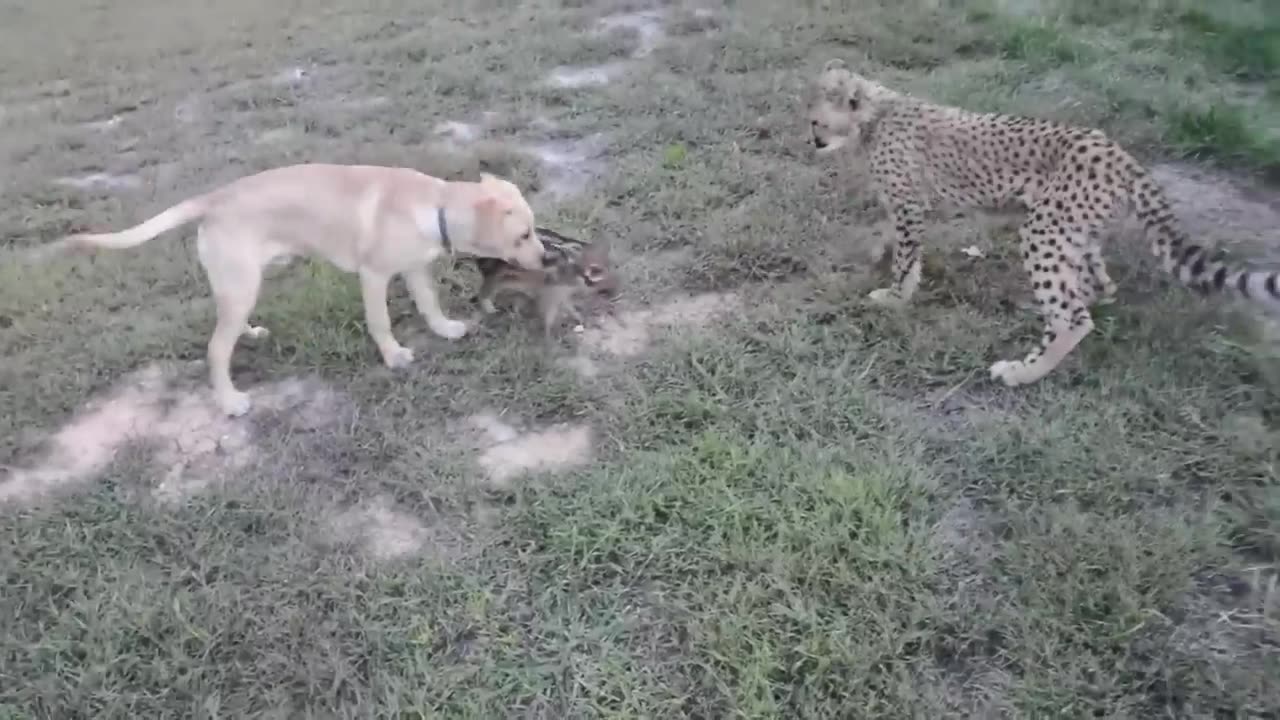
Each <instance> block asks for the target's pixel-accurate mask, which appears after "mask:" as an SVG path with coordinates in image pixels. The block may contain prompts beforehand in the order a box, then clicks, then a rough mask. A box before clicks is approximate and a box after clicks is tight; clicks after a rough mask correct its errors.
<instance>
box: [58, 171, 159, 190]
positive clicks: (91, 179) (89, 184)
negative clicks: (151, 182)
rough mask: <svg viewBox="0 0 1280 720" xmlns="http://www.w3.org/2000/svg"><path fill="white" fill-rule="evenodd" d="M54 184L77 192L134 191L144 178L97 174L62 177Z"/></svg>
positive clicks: (128, 175)
mask: <svg viewBox="0 0 1280 720" xmlns="http://www.w3.org/2000/svg"><path fill="white" fill-rule="evenodd" d="M53 182H54V184H55V185H62V186H63V187H70V188H75V189H77V190H133V189H134V188H137V187H139V186H141V185H142V178H139V177H138V176H137V175H131V174H125V175H113V174H111V173H105V172H96V173H89V174H88V175H81V176H79V177H62V178H58V179H56V180H54V181H53Z"/></svg>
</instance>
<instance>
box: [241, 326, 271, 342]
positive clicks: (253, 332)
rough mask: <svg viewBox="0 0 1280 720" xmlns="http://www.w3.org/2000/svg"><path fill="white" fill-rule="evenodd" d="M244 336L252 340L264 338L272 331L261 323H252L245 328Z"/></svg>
mask: <svg viewBox="0 0 1280 720" xmlns="http://www.w3.org/2000/svg"><path fill="white" fill-rule="evenodd" d="M244 336H245V337H247V338H249V339H250V340H263V339H265V338H267V337H270V336H271V331H270V330H268V329H266V328H264V327H262V326H261V325H250V326H248V327H246V328H245V329H244Z"/></svg>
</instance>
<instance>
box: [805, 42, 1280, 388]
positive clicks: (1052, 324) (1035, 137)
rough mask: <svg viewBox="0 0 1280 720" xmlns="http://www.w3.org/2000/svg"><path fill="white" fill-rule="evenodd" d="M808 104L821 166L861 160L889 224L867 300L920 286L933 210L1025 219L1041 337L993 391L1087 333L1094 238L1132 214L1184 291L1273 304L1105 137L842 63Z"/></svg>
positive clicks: (900, 297) (1253, 277) (1100, 267)
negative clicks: (919, 93) (912, 89)
mask: <svg viewBox="0 0 1280 720" xmlns="http://www.w3.org/2000/svg"><path fill="white" fill-rule="evenodd" d="M811 94H812V96H811V99H810V102H809V106H808V120H809V127H810V132H811V135H812V136H811V140H812V142H813V145H814V147H815V148H816V152H817V154H819V155H827V154H830V153H832V152H834V151H836V150H838V149H840V148H842V147H847V148H849V149H852V150H855V151H857V152H859V153H860V154H861V155H862V158H863V160H864V162H865V163H866V166H867V168H868V170H869V175H870V178H869V179H870V181H871V184H872V187H874V188H875V190H876V193H877V197H878V200H879V202H880V204H881V205H882V206H883V207H884V209H885V211H886V212H887V213H888V214H889V218H890V220H891V221H892V226H893V229H894V233H892V234H891V238H890V244H891V246H892V254H893V275H892V278H893V280H892V284H891V285H890V286H889V287H887V288H882V289H879V290H875V291H873V292H872V293H871V294H870V299H871V300H872V301H873V302H875V303H878V304H883V305H890V306H899V305H903V304H906V303H907V302H908V301H910V299H911V296H912V295H913V294H914V293H915V291H916V288H917V287H918V286H919V284H920V268H921V255H920V253H921V249H920V237H921V233H922V230H923V227H922V226H923V224H924V222H925V216H926V214H928V213H929V212H930V211H932V210H934V209H935V208H937V207H939V206H941V205H949V206H951V207H955V208H985V209H991V210H1003V209H1005V208H1009V207H1012V208H1017V209H1021V210H1025V211H1026V214H1025V216H1024V218H1023V221H1022V224H1021V225H1020V227H1019V230H1018V235H1019V237H1020V238H1021V251H1022V266H1023V269H1024V270H1026V272H1027V274H1028V275H1030V277H1031V287H1032V290H1033V291H1034V294H1035V304H1036V307H1037V308H1038V311H1039V312H1040V314H1041V316H1042V317H1043V318H1044V323H1045V325H1044V331H1043V334H1042V335H1041V338H1040V344H1039V346H1038V347H1037V348H1035V349H1034V350H1032V351H1031V352H1029V353H1028V354H1027V355H1026V356H1025V357H1024V358H1022V359H1021V360H1001V361H999V362H996V363H995V364H993V365H992V366H991V368H990V372H991V377H992V379H998V380H1000V381H1002V382H1004V383H1005V384H1006V385H1009V386H1016V385H1025V384H1029V383H1034V382H1036V381H1037V380H1040V379H1041V378H1043V377H1044V376H1045V375H1047V374H1049V373H1050V372H1051V371H1052V370H1053V369H1054V368H1055V367H1057V366H1058V364H1059V363H1061V362H1062V360H1063V358H1064V357H1066V356H1067V354H1068V353H1070V352H1071V351H1072V350H1073V349H1075V347H1076V345H1078V344H1079V343H1080V341H1081V340H1083V339H1084V337H1085V336H1086V335H1088V334H1089V332H1090V331H1091V330H1092V329H1093V320H1092V318H1091V317H1090V315H1089V308H1090V306H1091V305H1094V304H1102V303H1105V302H1110V301H1111V300H1112V298H1113V296H1114V295H1115V292H1116V284H1115V283H1114V282H1113V281H1112V280H1111V277H1110V276H1108V275H1107V268H1106V265H1105V264H1104V262H1103V257H1102V249H1101V240H1102V238H1103V236H1104V235H1107V234H1109V232H1108V231H1109V230H1110V228H1111V226H1112V225H1113V223H1114V222H1115V221H1116V220H1118V219H1119V218H1120V217H1121V216H1122V213H1128V212H1134V211H1136V213H1137V216H1138V219H1139V220H1141V221H1142V223H1143V226H1144V228H1145V231H1146V235H1147V237H1148V238H1149V239H1150V241H1151V252H1152V254H1153V255H1155V256H1156V257H1157V258H1159V259H1160V263H1161V265H1162V267H1163V268H1164V270H1165V271H1167V272H1169V273H1170V274H1172V275H1173V276H1174V277H1176V278H1177V279H1178V280H1179V281H1181V282H1182V283H1183V284H1185V285H1186V286H1188V287H1190V288H1193V289H1195V290H1198V291H1200V292H1202V293H1205V294H1208V293H1209V292H1223V291H1227V292H1235V293H1238V294H1239V295H1241V296H1243V297H1245V298H1248V299H1253V300H1257V301H1259V302H1264V303H1272V304H1274V303H1276V302H1277V301H1280V291H1278V290H1277V273H1276V272H1266V271H1260V270H1253V269H1248V268H1243V267H1235V266H1232V265H1228V264H1225V263H1223V262H1222V261H1220V260H1219V259H1217V257H1216V256H1213V257H1211V256H1210V252H1209V250H1208V249H1207V248H1205V247H1202V246H1200V245H1198V244H1195V243H1193V242H1192V241H1191V240H1190V238H1188V236H1187V234H1186V233H1185V231H1184V230H1183V229H1182V228H1181V227H1180V226H1179V224H1178V222H1177V219H1176V218H1175V217H1174V215H1173V213H1172V211H1171V210H1170V208H1169V203H1168V201H1167V200H1166V199H1165V196H1164V193H1163V192H1162V190H1161V189H1160V187H1159V185H1157V184H1156V182H1155V181H1154V180H1153V179H1152V177H1151V175H1150V174H1149V173H1148V171H1147V170H1146V169H1145V168H1143V167H1142V165H1140V164H1139V163H1138V161H1137V160H1135V159H1134V158H1133V157H1132V156H1131V155H1129V153H1128V152H1126V151H1125V150H1124V149H1123V148H1121V147H1120V146H1119V145H1117V144H1116V143H1115V142H1113V141H1112V140H1111V139H1109V138H1108V137H1107V136H1106V135H1105V134H1103V133H1102V131H1100V130H1095V129H1091V128H1082V127H1072V126H1069V125H1062V124H1058V123H1054V122H1050V121H1046V120H1038V119H1032V118H1025V117H1014V116H1009V115H999V114H980V113H975V112H970V111H968V110H963V109H960V108H955V107H948V106H945V105H938V104H934V103H931V102H928V101H926V100H923V99H919V98H916V97H912V96H909V95H906V94H905V93H901V92H897V91H894V90H891V89H889V88H887V87H885V86H883V85H881V84H879V83H876V82H874V81H871V80H868V79H867V78H864V77H862V76H860V75H857V74H855V73H854V72H852V71H851V70H849V69H848V67H847V66H846V65H845V63H844V62H843V61H841V60H838V59H836V60H831V61H829V62H827V63H826V65H825V66H824V67H823V68H822V71H821V73H820V74H819V75H818V77H817V79H816V81H815V82H814V85H813V87H812V88H811ZM1273 306H1274V305H1273Z"/></svg>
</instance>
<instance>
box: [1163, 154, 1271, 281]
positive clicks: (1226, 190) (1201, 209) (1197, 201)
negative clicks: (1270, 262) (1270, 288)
mask: <svg viewBox="0 0 1280 720" xmlns="http://www.w3.org/2000/svg"><path fill="white" fill-rule="evenodd" d="M1151 174H1152V175H1153V176H1154V177H1155V179H1156V181H1157V182H1159V183H1160V185H1161V186H1162V187H1163V188H1164V190H1165V192H1166V193H1167V194H1168V196H1169V201H1170V202H1171V203H1172V204H1173V207H1174V213H1175V214H1176V215H1177V216H1178V218H1179V219H1180V220H1181V221H1182V222H1183V223H1184V224H1185V225H1186V227H1187V230H1188V231H1189V232H1190V233H1191V234H1192V235H1195V236H1199V237H1202V238H1204V237H1207V238H1213V239H1215V240H1220V241H1223V242H1226V243H1229V244H1232V245H1235V244H1245V245H1246V246H1248V245H1254V246H1255V247H1259V248H1266V249H1267V250H1268V254H1269V255H1270V256H1271V257H1273V258H1274V257H1277V256H1280V242H1277V239H1276V238H1277V236H1276V228H1280V202H1277V201H1276V199H1275V196H1274V194H1271V195H1268V194H1265V193H1263V192H1262V191H1259V190H1255V189H1252V188H1249V187H1247V186H1246V185H1245V184H1243V183H1241V182H1237V181H1235V180H1234V179H1231V178H1228V177H1226V176H1224V175H1221V174H1218V173H1213V172H1210V171H1208V170H1202V169H1199V168H1193V167H1189V166H1186V165H1177V164H1165V165H1156V166H1154V167H1152V168H1151Z"/></svg>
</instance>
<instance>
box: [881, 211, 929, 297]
mask: <svg viewBox="0 0 1280 720" xmlns="http://www.w3.org/2000/svg"><path fill="white" fill-rule="evenodd" d="M890 219H891V220H892V222H893V229H894V233H893V236H892V237H893V239H892V240H891V242H892V243H893V284H892V285H890V286H889V287H887V288H880V289H878V290H872V291H871V293H870V294H869V295H868V296H867V297H869V298H870V299H871V301H872V302H874V303H877V304H879V305H885V306H889V307H898V306H902V305H905V304H907V303H908V302H910V300H911V297H912V296H913V295H915V293H916V289H917V288H919V287H920V268H921V262H920V236H921V233H922V230H923V225H924V210H923V208H921V207H920V206H919V205H916V204H914V203H901V204H895V205H894V206H893V211H892V212H891V213H890Z"/></svg>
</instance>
